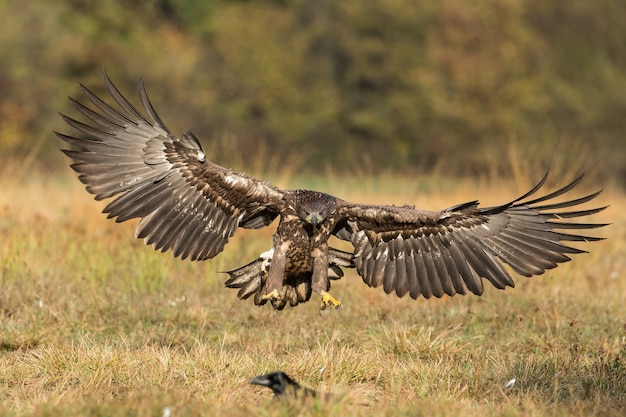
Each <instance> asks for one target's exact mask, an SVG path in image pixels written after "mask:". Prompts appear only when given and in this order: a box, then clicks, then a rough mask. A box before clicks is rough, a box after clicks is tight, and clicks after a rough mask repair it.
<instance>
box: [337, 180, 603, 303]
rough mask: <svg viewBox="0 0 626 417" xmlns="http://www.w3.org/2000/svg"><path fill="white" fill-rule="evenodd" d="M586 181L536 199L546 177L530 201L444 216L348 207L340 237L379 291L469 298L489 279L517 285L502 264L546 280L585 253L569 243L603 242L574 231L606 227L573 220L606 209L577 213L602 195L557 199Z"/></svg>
mask: <svg viewBox="0 0 626 417" xmlns="http://www.w3.org/2000/svg"><path fill="white" fill-rule="evenodd" d="M581 178H582V176H581V177H578V178H577V179H575V180H574V181H573V182H571V183H570V184H568V185H566V186H565V187H563V188H561V189H558V190H556V191H554V192H552V193H549V194H547V195H544V196H542V197H538V198H534V199H532V200H531V199H529V197H530V196H531V195H532V194H534V193H535V192H537V191H538V190H539V189H540V188H541V186H542V185H543V184H544V182H545V180H546V177H544V178H543V179H542V180H541V182H539V184H537V185H536V186H535V187H534V188H533V189H531V190H530V191H529V192H528V193H526V194H524V195H523V196H521V197H519V198H517V199H515V200H513V201H511V202H509V203H506V204H503V205H500V206H494V207H485V208H480V207H478V201H471V202H468V203H464V204H459V205H456V206H453V207H450V208H447V209H445V210H441V211H424V210H415V209H414V208H412V207H393V206H368V205H363V204H352V203H344V205H343V207H341V208H340V210H339V215H340V218H341V219H342V220H341V221H340V223H339V226H338V227H337V228H336V229H335V231H334V233H335V234H336V235H337V237H339V238H341V239H345V240H350V241H351V242H352V244H353V245H354V252H355V253H354V263H355V266H356V269H357V272H358V273H359V275H361V277H362V278H363V281H365V283H366V284H368V285H369V286H371V287H377V286H379V285H382V286H383V288H384V290H385V292H386V293H390V292H395V293H396V294H397V295H398V296H399V297H402V296H404V295H405V294H407V293H409V294H410V296H411V297H412V298H417V297H418V296H419V295H420V294H421V295H422V296H424V297H426V298H430V297H431V296H435V297H442V296H443V295H444V294H448V295H454V294H457V293H458V294H465V293H466V289H469V290H470V291H471V292H473V293H474V294H478V295H480V294H482V292H483V284H482V279H481V278H487V279H488V280H489V281H490V282H491V283H492V284H493V285H494V286H495V287H497V288H500V289H504V287H506V286H513V285H514V283H513V280H512V279H511V277H510V275H509V273H508V271H507V270H506V269H505V268H504V267H503V265H502V263H505V264H508V265H509V266H510V267H511V268H513V270H514V271H515V272H517V273H518V274H520V275H524V276H527V277H530V276H532V275H539V274H542V273H544V272H545V271H546V270H547V269H550V268H554V267H556V266H557V264H559V263H561V262H566V261H569V260H570V258H569V257H568V256H567V255H568V254H573V253H581V252H584V251H583V250H581V249H577V248H574V247H571V246H569V245H567V244H564V243H563V242H577V241H594V240H599V238H597V237H592V236H586V235H579V234H577V233H572V231H578V230H586V229H594V228H597V227H601V226H604V225H603V224H597V223H582V222H577V221H568V219H577V218H578V217H582V216H587V215H590V214H594V213H597V212H599V211H601V210H603V209H604V207H600V208H594V209H586V210H584V209H583V210H576V209H574V210H572V209H570V208H571V207H576V206H578V205H580V204H583V203H585V202H587V201H589V200H592V199H593V198H595V197H596V196H597V195H598V194H599V192H597V193H593V194H590V195H588V196H585V197H581V198H577V199H571V200H566V201H563V202H552V201H551V200H553V199H554V198H556V197H559V196H561V195H563V194H565V193H567V192H568V191H570V190H571V189H572V188H574V187H575V186H576V185H577V184H578V183H579V182H580V180H581Z"/></svg>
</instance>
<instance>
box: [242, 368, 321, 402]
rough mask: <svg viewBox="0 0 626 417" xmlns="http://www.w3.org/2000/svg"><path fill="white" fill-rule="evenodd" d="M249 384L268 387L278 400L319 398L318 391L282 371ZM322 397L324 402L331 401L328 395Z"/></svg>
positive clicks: (253, 380)
mask: <svg viewBox="0 0 626 417" xmlns="http://www.w3.org/2000/svg"><path fill="white" fill-rule="evenodd" d="M249 382H250V383H251V384H255V385H261V386H264V387H268V388H269V389H271V390H272V392H273V393H274V396H275V397H276V398H293V399H305V398H318V397H319V395H318V393H317V391H314V390H312V389H310V388H304V387H302V386H300V384H298V383H297V382H296V381H294V380H293V379H291V378H290V377H289V375H287V374H286V373H284V372H282V371H278V372H272V373H269V374H267V375H260V376H257V377H254V378H252V379H251V380H250V381H249ZM322 397H323V399H324V400H328V399H329V396H328V394H323V395H322Z"/></svg>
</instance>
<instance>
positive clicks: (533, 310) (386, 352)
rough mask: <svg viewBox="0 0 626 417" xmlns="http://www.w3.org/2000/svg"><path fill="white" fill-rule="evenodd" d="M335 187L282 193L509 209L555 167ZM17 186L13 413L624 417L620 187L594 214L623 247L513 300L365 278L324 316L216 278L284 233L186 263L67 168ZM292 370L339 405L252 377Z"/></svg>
mask: <svg viewBox="0 0 626 417" xmlns="http://www.w3.org/2000/svg"><path fill="white" fill-rule="evenodd" d="M331 178H332V176H329V177H328V178H318V179H314V180H308V181H307V182H306V183H299V182H298V179H297V178H294V179H293V180H291V181H290V182H289V183H282V184H280V185H282V186H291V187H296V186H302V185H305V186H307V187H315V188H317V189H321V190H324V191H327V192H330V193H333V194H336V195H338V196H340V197H343V198H346V199H349V200H356V201H363V202H371V203H396V204H401V203H410V204H416V205H417V206H418V207H420V208H426V209H440V208H443V207H447V206H450V205H453V204H456V203H460V202H463V201H468V200H473V199H475V198H477V197H479V198H480V199H481V201H482V203H483V204H486V205H487V204H496V203H500V202H503V201H504V200H507V199H509V198H512V197H515V196H517V195H518V194H519V193H520V192H522V191H524V188H526V187H528V186H529V185H531V182H532V181H534V180H537V179H538V178H539V175H537V178H534V177H529V178H528V182H525V183H523V181H520V184H511V183H505V182H498V181H487V180H483V181H480V180H467V181H463V182H454V181H446V180H444V179H441V178H425V179H420V180H417V179H410V178H404V179H401V178H394V177H391V176H388V177H387V176H383V177H379V178H378V179H376V180H374V179H367V178H354V179H342V180H335V181H333V180H332V179H331ZM0 181H1V192H0V212H1V213H2V214H1V216H0V236H1V241H0V260H1V263H0V414H1V415H32V416H57V415H64V416H77V415H90V416H117V415H123V416H161V415H167V414H168V413H169V414H170V415H171V416H201V415H217V414H218V413H220V414H223V415H232V416H238V415H241V416H243V415H264V416H286V415H302V416H315V415H319V416H321V415H357V416H359V415H361V416H369V415H388V416H397V415H407V416H409V415H410V416H414V415H418V416H419V415H423V416H458V415H463V416H500V415H504V416H518V415H524V416H526V415H530V416H553V415H571V416H590V415H598V416H611V415H615V416H618V415H619V416H622V415H624V414H626V307H625V306H624V304H625V302H626V214H625V213H624V212H623V211H620V210H619V207H623V206H624V205H626V196H625V195H624V194H623V193H620V192H618V191H616V190H614V189H607V190H605V192H604V193H603V194H602V195H601V196H600V198H599V199H598V200H597V205H607V204H611V205H612V207H610V208H609V209H607V210H606V211H604V212H602V213H600V214H598V215H595V216H594V217H593V218H592V220H593V221H598V222H610V223H612V225H611V226H609V227H607V228H604V229H602V230H600V231H596V234H597V235H599V236H603V237H607V238H608V239H607V240H604V241H601V242H595V243H589V244H583V245H582V247H584V248H585V249H588V250H590V251H591V253H589V254H582V255H578V256H575V259H574V261H573V262H570V263H567V264H564V265H561V266H560V267H559V268H557V269H555V270H552V271H549V272H548V273H546V274H545V275H542V276H539V277H534V278H532V279H526V278H523V277H516V283H517V286H516V288H515V289H508V290H506V291H504V292H503V291H498V290H496V289H494V288H491V287H489V288H487V289H486V291H485V294H484V296H483V297H476V296H465V297H461V296H457V297H453V298H445V299H441V300H436V299H434V300H424V299H419V300H417V301H414V300H411V299H408V297H407V298H405V299H397V298H396V297H395V296H387V295H385V294H384V293H383V291H382V289H370V288H368V287H367V286H365V285H364V284H363V283H362V281H361V279H360V278H359V277H358V276H357V275H356V274H355V273H354V272H353V271H350V272H348V273H347V276H346V277H345V278H344V279H342V280H340V281H337V282H334V283H333V288H332V294H333V295H334V296H335V297H337V298H338V299H340V300H341V301H343V303H344V306H345V307H344V309H343V310H342V311H339V312H337V311H326V312H323V314H321V315H320V313H319V311H318V305H319V303H318V301H317V300H313V301H312V302H310V303H307V304H304V305H301V306H299V307H297V308H295V309H286V310H285V311H283V312H280V313H276V314H275V313H274V312H273V311H272V310H271V308H269V307H267V306H266V307H264V308H259V307H256V306H254V305H253V303H252V302H251V301H250V300H246V301H240V300H238V299H237V298H236V292H235V291H234V290H230V289H226V288H224V286H223V282H224V281H225V278H226V276H225V275H224V274H220V273H218V271H221V270H227V269H229V268H233V267H236V266H240V265H242V264H243V263H247V262H248V261H250V260H252V259H253V258H255V257H256V256H257V255H258V254H259V253H260V252H261V251H264V250H266V249H267V248H268V247H269V244H270V237H271V233H272V229H271V228H267V229H264V230H260V231H240V232H238V234H237V235H236V236H235V238H234V239H233V240H232V242H231V243H230V244H229V245H227V247H226V250H225V251H224V252H223V253H222V254H221V255H220V256H219V257H217V258H216V259H214V260H211V261H207V262H204V263H192V262H189V261H180V260H178V259H174V258H173V257H172V256H171V255H170V254H168V253H166V254H161V253H157V252H155V251H153V250H152V249H151V248H149V247H146V246H144V245H143V243H142V242H141V241H138V240H136V239H134V237H133V229H134V225H135V223H133V222H129V223H124V224H115V223H114V222H112V221H110V220H106V219H105V216H104V215H102V214H100V210H101V208H102V207H103V204H102V203H99V202H94V201H93V199H92V198H91V197H90V196H89V195H88V194H87V193H85V191H84V190H83V189H82V188H81V186H80V185H79V184H78V182H77V181H76V179H75V178H74V177H73V176H72V175H71V174H69V173H67V174H62V175H59V176H45V175H35V176H33V177H30V178H25V179H21V180H19V181H18V180H14V179H12V178H11V173H10V170H8V169H5V170H4V173H3V177H2V178H0ZM551 184H552V185H555V183H554V181H553V182H551ZM583 185H584V183H583ZM583 188H584V187H583ZM584 191H585V190H584V189H583V190H581V191H580V194H579V195H582V193H584ZM586 191H591V190H590V189H587V190H586ZM278 369H280V370H283V371H285V372H287V373H289V374H290V375H291V376H293V377H294V378H296V379H297V380H299V381H300V382H301V383H302V384H304V385H306V386H309V387H312V388H315V389H318V390H321V391H325V392H330V393H332V394H333V399H332V400H331V402H329V403H317V402H313V403H310V404H305V405H302V404H299V403H281V402H275V401H273V400H272V398H271V395H270V392H269V391H268V390H265V389H262V388H260V387H257V386H252V385H249V384H248V383H247V380H248V379H249V378H251V377H253V376H255V375H258V374H264V373H267V372H270V371H274V370H278ZM512 379H515V383H514V384H513V385H512V386H507V383H509V381H511V380H512ZM509 385H511V384H509Z"/></svg>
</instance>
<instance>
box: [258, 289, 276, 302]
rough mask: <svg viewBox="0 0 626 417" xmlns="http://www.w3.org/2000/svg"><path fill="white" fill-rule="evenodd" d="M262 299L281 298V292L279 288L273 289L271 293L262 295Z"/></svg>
mask: <svg viewBox="0 0 626 417" xmlns="http://www.w3.org/2000/svg"><path fill="white" fill-rule="evenodd" d="M261 299H262V300H280V294H278V290H276V289H275V290H272V292H270V293H269V294H263V295H262V296H261Z"/></svg>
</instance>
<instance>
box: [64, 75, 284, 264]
mask: <svg viewBox="0 0 626 417" xmlns="http://www.w3.org/2000/svg"><path fill="white" fill-rule="evenodd" d="M104 81H105V83H106V87H107V89H108V91H109V93H110V94H111V97H113V99H114V100H115V102H116V103H117V104H118V105H119V107H120V110H118V109H116V108H114V107H112V106H111V105H109V104H107V103H105V102H104V101H103V100H101V99H100V98H98V97H97V96H96V95H95V94H93V93H92V92H91V91H89V90H88V89H87V88H86V87H84V86H82V85H81V87H82V89H83V91H84V93H85V95H86V96H87V98H88V99H89V101H90V102H91V103H92V104H93V105H94V106H95V107H96V110H92V109H90V108H88V107H86V106H84V105H83V104H81V103H79V102H77V101H75V100H73V99H70V100H71V101H72V103H73V104H74V106H75V107H76V109H78V111H79V112H80V113H82V114H83V115H84V116H86V117H87V118H88V119H90V121H91V122H92V123H91V124H84V123H81V122H79V121H76V120H74V119H71V118H69V117H67V116H65V115H62V117H63V119H64V120H65V121H66V122H67V123H68V124H69V125H70V126H72V127H74V128H75V129H77V130H78V131H80V132H82V133H83V134H85V135H86V138H79V137H76V136H68V135H64V134H60V133H57V135H58V136H59V137H60V138H61V139H63V140H64V141H66V142H68V143H70V144H71V145H72V149H71V150H64V151H63V152H65V154H66V155H67V156H69V157H70V158H71V159H73V160H74V163H73V164H72V168H73V169H74V170H75V171H76V172H78V173H79V174H80V175H79V179H80V180H81V181H82V182H83V183H84V184H86V185H87V187H86V188H87V191H89V192H90V193H92V194H95V196H96V197H95V198H96V199H97V200H101V199H105V198H109V197H116V198H115V199H114V200H113V201H111V202H110V203H109V204H108V205H107V206H106V207H105V209H104V212H105V213H108V215H109V218H115V219H116V221H117V222H123V221H126V220H129V219H132V218H140V219H141V221H140V222H139V224H138V226H137V229H136V235H137V237H138V238H143V239H144V240H145V242H146V244H151V245H153V246H154V248H155V249H158V250H161V251H166V250H168V249H171V250H172V252H173V253H174V256H181V257H182V258H183V259H184V258H187V257H189V258H191V259H192V260H203V259H208V258H212V257H213V256H215V255H217V254H218V253H219V252H221V251H222V249H223V248H224V245H225V244H226V242H227V241H228V239H229V238H230V237H231V236H232V235H233V234H234V232H235V230H236V229H237V227H238V226H241V227H246V228H259V227H263V226H266V225H268V224H270V223H271V222H272V220H273V219H274V218H275V217H276V216H277V215H278V214H279V212H280V210H281V209H282V207H283V204H284V203H283V192H282V191H281V190H279V189H278V188H276V187H273V186H272V185H270V184H269V183H266V182H263V181H259V180H256V179H254V178H251V177H248V176H245V175H243V174H238V173H235V172H232V171H230V170H228V169H225V168H223V167H221V166H219V165H216V164H213V163H211V162H210V161H208V160H207V159H206V155H205V153H204V151H203V150H202V147H201V146H200V143H199V142H198V140H197V139H196V138H195V136H194V135H193V134H192V133H191V132H189V133H187V134H185V135H183V136H182V137H181V138H176V137H174V136H173V135H172V134H171V133H170V131H169V130H168V129H167V127H166V126H165V124H164V123H163V122H162V121H161V119H160V118H159V116H158V115H157V113H156V111H155V110H154V108H153V107H152V104H151V103H150V101H149V100H148V96H147V95H146V91H145V88H144V85H143V80H140V82H139V96H140V98H141V103H142V105H143V107H144V108H145V110H146V112H147V113H148V115H149V116H150V119H148V118H146V117H145V116H144V115H142V114H141V113H140V112H139V111H137V110H136V109H135V108H134V107H133V106H132V105H131V104H130V103H129V102H128V100H126V99H125V98H124V97H123V96H122V95H121V93H120V92H119V91H118V90H117V88H116V87H115V86H114V85H113V83H112V82H111V80H110V79H109V77H108V76H107V75H106V73H105V74H104Z"/></svg>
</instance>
